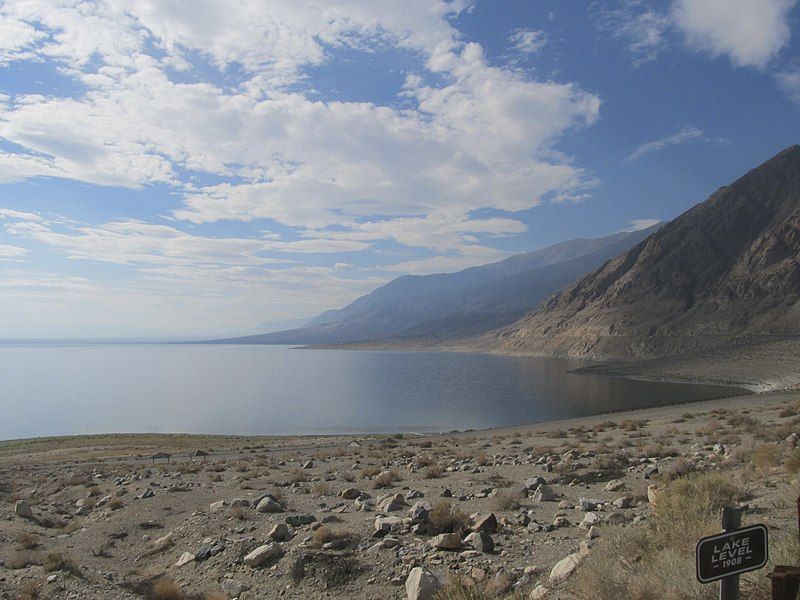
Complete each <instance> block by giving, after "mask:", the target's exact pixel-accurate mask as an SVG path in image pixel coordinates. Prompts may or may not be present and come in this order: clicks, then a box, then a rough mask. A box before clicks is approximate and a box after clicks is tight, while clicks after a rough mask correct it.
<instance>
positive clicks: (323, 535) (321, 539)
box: [311, 525, 353, 548]
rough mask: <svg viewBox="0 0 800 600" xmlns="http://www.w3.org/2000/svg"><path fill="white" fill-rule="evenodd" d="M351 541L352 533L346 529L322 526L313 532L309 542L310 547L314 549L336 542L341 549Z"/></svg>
mask: <svg viewBox="0 0 800 600" xmlns="http://www.w3.org/2000/svg"><path fill="white" fill-rule="evenodd" d="M352 539H353V533H352V532H351V531H348V530H346V529H339V530H337V529H332V528H330V527H326V526H325V525H323V526H322V527H318V528H317V529H315V530H314V534H313V536H312V540H311V546H312V547H314V548H321V547H322V546H323V545H325V544H328V543H330V542H336V543H338V544H339V545H341V546H342V547H344V546H346V545H347V543H348V542H349V541H350V540H352Z"/></svg>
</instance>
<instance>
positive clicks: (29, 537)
mask: <svg viewBox="0 0 800 600" xmlns="http://www.w3.org/2000/svg"><path fill="white" fill-rule="evenodd" d="M16 540H17V543H18V544H19V545H20V546H21V547H22V548H24V549H25V550H35V549H36V547H37V546H39V544H40V543H41V539H40V538H39V536H38V535H36V534H33V533H28V532H27V531H20V532H19V533H18V534H17V535H16Z"/></svg>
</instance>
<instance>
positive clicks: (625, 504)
mask: <svg viewBox="0 0 800 600" xmlns="http://www.w3.org/2000/svg"><path fill="white" fill-rule="evenodd" d="M612 504H613V505H614V506H615V507H616V508H630V507H631V505H632V504H633V503H632V501H631V499H630V498H628V497H627V496H622V497H621V498H617V499H616V500H614V502H612Z"/></svg>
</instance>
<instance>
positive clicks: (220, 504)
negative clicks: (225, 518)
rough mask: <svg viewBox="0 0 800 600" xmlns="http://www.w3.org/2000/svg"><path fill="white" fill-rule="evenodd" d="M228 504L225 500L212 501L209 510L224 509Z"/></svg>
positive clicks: (217, 510)
mask: <svg viewBox="0 0 800 600" xmlns="http://www.w3.org/2000/svg"><path fill="white" fill-rule="evenodd" d="M226 506H228V503H227V502H226V501H225V500H219V501H217V502H212V503H211V504H209V505H208V510H210V511H211V512H219V511H221V510H224V509H225V507H226Z"/></svg>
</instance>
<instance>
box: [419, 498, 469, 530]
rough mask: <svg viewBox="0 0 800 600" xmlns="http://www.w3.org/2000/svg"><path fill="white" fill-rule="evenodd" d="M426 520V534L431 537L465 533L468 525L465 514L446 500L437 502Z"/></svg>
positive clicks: (467, 518) (467, 517)
mask: <svg viewBox="0 0 800 600" xmlns="http://www.w3.org/2000/svg"><path fill="white" fill-rule="evenodd" d="M428 519H429V520H428V532H429V533H430V534H431V535H436V534H439V533H453V532H456V531H459V532H461V531H466V530H467V529H468V528H469V523H470V521H469V516H468V515H467V513H465V512H464V511H463V510H461V509H460V508H458V507H457V506H455V505H453V504H451V503H450V502H448V501H447V500H440V501H439V502H437V503H436V504H435V505H434V506H433V509H432V510H431V512H430V514H429V515H428Z"/></svg>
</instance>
